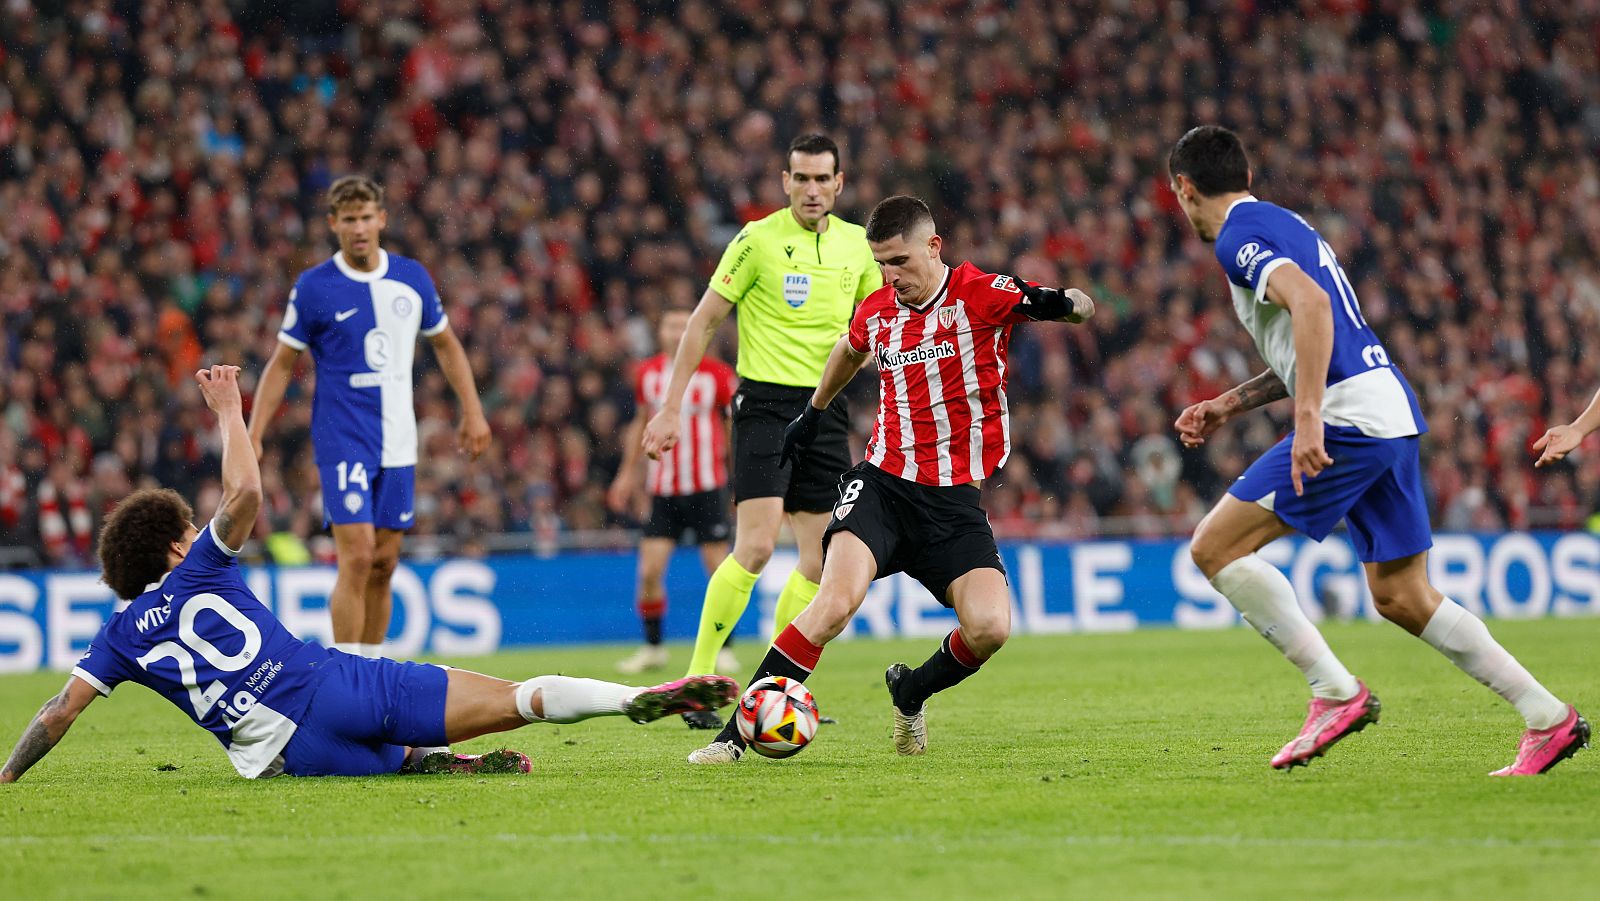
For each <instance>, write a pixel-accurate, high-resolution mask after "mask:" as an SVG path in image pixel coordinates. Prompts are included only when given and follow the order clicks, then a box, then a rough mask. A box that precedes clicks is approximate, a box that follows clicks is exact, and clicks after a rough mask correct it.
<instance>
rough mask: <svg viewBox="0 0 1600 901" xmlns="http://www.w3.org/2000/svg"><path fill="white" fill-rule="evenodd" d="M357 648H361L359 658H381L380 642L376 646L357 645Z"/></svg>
mask: <svg viewBox="0 0 1600 901" xmlns="http://www.w3.org/2000/svg"><path fill="white" fill-rule="evenodd" d="M358 647H360V648H361V656H363V657H382V656H383V642H381V641H380V642H378V643H377V644H364V645H359V646H358Z"/></svg>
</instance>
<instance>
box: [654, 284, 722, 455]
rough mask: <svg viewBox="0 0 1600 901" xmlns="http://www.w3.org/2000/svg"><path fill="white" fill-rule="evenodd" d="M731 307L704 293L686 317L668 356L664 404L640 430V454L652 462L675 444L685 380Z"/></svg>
mask: <svg viewBox="0 0 1600 901" xmlns="http://www.w3.org/2000/svg"><path fill="white" fill-rule="evenodd" d="M732 312H733V304H732V303H729V302H728V299H727V298H726V297H723V296H722V295H721V294H718V293H717V292H715V291H713V290H711V289H710V288H707V289H706V293H704V294H702V295H700V303H699V304H697V305H696V306H695V308H694V312H693V313H691V314H689V322H688V324H687V325H686V326H685V327H684V329H683V337H682V338H679V339H678V349H677V352H676V353H674V354H673V356H672V380H671V381H669V382H668V383H667V395H666V397H667V399H666V403H664V404H663V405H662V406H661V410H660V411H659V412H658V413H656V415H655V416H652V417H651V418H650V422H649V423H648V424H646V425H645V427H644V452H645V453H646V454H648V455H649V456H650V459H652V460H655V459H657V458H659V457H660V456H661V454H662V453H663V452H665V451H669V450H672V448H673V447H674V446H675V445H676V444H677V443H678V429H679V428H680V423H681V421H682V418H683V392H684V391H686V390H688V388H689V378H690V377H691V376H693V375H694V371H695V370H696V369H698V368H699V367H700V361H701V360H703V359H705V356H706V348H708V347H710V346H711V337H712V336H713V335H715V334H716V333H717V327H718V326H720V325H722V322H723V320H725V319H727V318H728V314H729V313H732Z"/></svg>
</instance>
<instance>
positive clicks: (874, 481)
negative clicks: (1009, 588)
mask: <svg viewBox="0 0 1600 901" xmlns="http://www.w3.org/2000/svg"><path fill="white" fill-rule="evenodd" d="M839 481H840V488H839V503H838V504H837V505H836V506H835V507H834V508H833V519H832V520H831V521H829V523H828V530H827V531H826V532H824V533H823V536H822V552H823V556H824V558H826V556H827V552H828V544H829V543H830V542H831V541H832V540H833V536H834V534H835V533H837V532H850V533H852V534H854V535H855V536H856V537H857V538H859V539H861V541H862V543H863V544H865V545H866V546H867V548H868V549H869V550H871V551H872V556H873V558H874V559H875V560H877V562H878V573H877V575H875V576H873V578H874V579H881V578H883V577H885V576H890V575H893V574H895V573H897V572H904V573H905V574H906V575H908V576H910V577H911V578H913V579H916V580H917V581H918V582H921V583H922V584H923V585H924V586H926V587H927V589H928V591H929V592H930V593H932V594H933V597H934V599H935V600H937V601H938V602H939V603H941V604H943V605H945V606H946V607H949V606H950V598H949V597H947V595H948V593H949V590H950V583H951V582H954V581H955V580H957V579H959V578H961V577H962V576H964V575H966V574H967V573H969V572H972V571H973V570H975V569H998V570H999V571H1000V574H1001V575H1005V574H1006V565H1005V564H1004V563H1002V562H1001V561H1000V549H999V548H998V547H997V546H995V543H994V530H993V529H992V528H990V527H989V515H988V514H987V513H984V512H983V508H982V507H980V506H979V505H978V498H979V492H978V486H976V485H970V484H968V485H954V486H950V487H942V486H936V485H922V484H918V483H917V482H909V481H906V480H905V479H901V478H896V477H895V476H892V475H889V474H888V473H886V472H884V471H883V470H881V469H879V468H878V467H876V466H873V465H872V464H871V463H858V464H856V466H855V467H854V468H853V469H851V470H850V471H849V472H847V473H845V474H844V478H842V479H840V480H839Z"/></svg>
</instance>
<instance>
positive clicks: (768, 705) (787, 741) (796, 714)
mask: <svg viewBox="0 0 1600 901" xmlns="http://www.w3.org/2000/svg"><path fill="white" fill-rule="evenodd" d="M734 717H735V721H736V722H737V723H738V724H739V735H740V736H741V737H742V738H744V740H745V743H746V744H748V745H749V746H750V749H751V750H753V751H755V752H756V753H757V754H760V755H761V756H763V757H774V758H783V757H793V756H794V755H796V754H798V753H800V749H802V748H804V747H805V746H806V745H808V744H810V743H811V739H812V737H813V736H815V735H816V734H817V701H816V699H815V698H813V697H812V696H811V691H810V689H808V688H806V687H805V685H804V684H802V683H800V682H799V681H797V680H794V679H790V678H787V677H785V676H768V677H767V678H765V679H758V680H757V681H756V682H755V683H754V684H753V685H751V686H750V687H749V688H747V689H745V692H744V694H743V695H742V696H740V698H739V709H738V710H737V711H736V712H735V713H734Z"/></svg>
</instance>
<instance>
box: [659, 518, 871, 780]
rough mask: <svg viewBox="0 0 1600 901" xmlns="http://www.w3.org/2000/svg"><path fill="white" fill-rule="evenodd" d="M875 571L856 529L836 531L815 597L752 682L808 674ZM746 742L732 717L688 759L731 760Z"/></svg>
mask: <svg viewBox="0 0 1600 901" xmlns="http://www.w3.org/2000/svg"><path fill="white" fill-rule="evenodd" d="M877 574H878V562H877V560H876V559H875V558H874V557H873V555H872V551H871V549H869V548H868V547H867V545H866V543H865V542H863V541H862V540H861V539H860V538H858V537H856V535H855V533H853V532H847V531H841V532H838V533H836V534H835V535H834V536H833V542H832V544H831V545H830V547H829V549H828V557H827V563H826V564H825V565H824V566H823V569H822V586H821V588H820V589H818V591H817V596H816V598H815V599H813V600H812V601H811V603H810V604H809V605H808V606H807V607H806V608H805V609H804V610H802V611H800V615H799V616H796V617H795V619H794V622H792V623H790V624H789V627H788V628H787V629H784V630H783V634H781V635H779V636H778V637H777V638H776V639H775V640H774V641H773V642H772V647H771V648H770V649H768V651H767V655H766V657H764V658H762V660H761V665H760V666H758V667H756V671H755V674H754V675H752V676H751V677H750V683H749V684H754V683H755V682H757V681H759V680H761V679H764V678H766V677H767V676H787V677H789V678H790V679H795V680H797V681H801V682H804V681H805V680H806V679H808V678H810V676H811V674H812V672H814V671H815V670H816V668H817V662H818V660H819V659H820V658H821V657H822V648H823V646H824V645H826V644H827V643H828V642H830V641H832V640H833V639H834V638H836V637H838V635H839V633H840V632H843V631H844V628H845V626H848V625H849V624H850V618H851V617H852V616H855V613H856V610H858V609H859V608H860V607H861V602H862V601H864V600H866V598H867V589H868V588H869V587H871V585H872V580H873V579H874V578H876V577H877ZM744 747H745V745H744V739H743V738H741V737H740V736H739V730H738V729H737V728H735V726H734V723H733V722H732V721H730V722H729V723H728V724H727V725H726V726H723V727H722V731H721V732H719V733H718V734H717V737H716V739H715V740H713V741H712V742H711V744H709V745H707V746H706V747H704V748H701V749H700V750H698V751H695V752H694V753H693V754H690V755H689V762H690V763H701V764H710V763H733V762H734V761H737V760H738V759H739V758H740V757H742V756H744Z"/></svg>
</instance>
